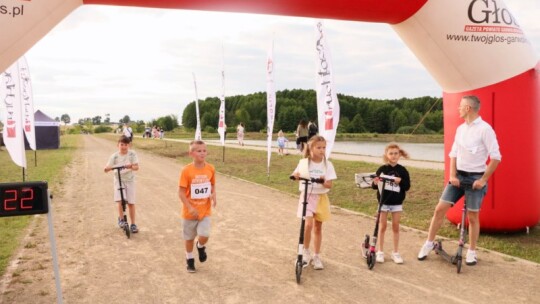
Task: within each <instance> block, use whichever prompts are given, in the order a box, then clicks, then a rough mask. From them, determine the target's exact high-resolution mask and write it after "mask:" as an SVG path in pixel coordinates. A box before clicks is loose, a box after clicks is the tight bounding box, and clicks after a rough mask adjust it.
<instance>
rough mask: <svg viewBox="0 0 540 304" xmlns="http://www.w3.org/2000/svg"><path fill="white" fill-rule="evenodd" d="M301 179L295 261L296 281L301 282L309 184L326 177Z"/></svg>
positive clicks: (322, 180) (322, 181)
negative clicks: (300, 216) (300, 204)
mask: <svg viewBox="0 0 540 304" xmlns="http://www.w3.org/2000/svg"><path fill="white" fill-rule="evenodd" d="M290 179H292V180H296V177H294V176H290ZM298 179H299V180H301V181H302V182H303V183H304V201H303V202H302V205H303V206H302V220H301V222H300V237H299V239H298V256H297V258H296V263H295V270H296V283H298V284H300V277H301V276H302V269H303V268H304V262H303V257H304V227H305V223H306V209H307V204H308V202H307V196H308V194H307V192H308V186H309V185H310V184H311V183H319V184H322V183H324V179H322V178H309V179H308V178H303V177H298Z"/></svg>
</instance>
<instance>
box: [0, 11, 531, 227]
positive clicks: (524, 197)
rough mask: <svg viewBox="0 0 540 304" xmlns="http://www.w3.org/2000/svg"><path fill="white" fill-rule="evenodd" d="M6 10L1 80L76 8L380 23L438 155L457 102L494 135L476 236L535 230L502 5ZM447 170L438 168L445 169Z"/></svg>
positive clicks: (521, 102)
mask: <svg viewBox="0 0 540 304" xmlns="http://www.w3.org/2000/svg"><path fill="white" fill-rule="evenodd" d="M10 3H15V4H13V6H10V7H9V8H7V11H8V12H9V14H10V15H12V17H13V18H6V17H4V18H0V28H1V29H2V31H0V70H1V71H3V70H5V69H7V68H8V66H9V65H11V63H13V62H15V61H16V60H17V59H18V58H19V57H20V56H21V55H23V54H24V53H25V52H26V51H27V50H28V49H29V48H30V47H32V45H34V43H36V42H37V41H38V40H39V39H41V38H42V37H43V36H44V35H46V33H47V32H48V31H50V30H51V29H52V28H53V27H54V26H55V25H56V24H58V22H60V21H61V20H62V19H63V18H64V17H66V16H67V15H68V14H69V13H71V12H72V11H73V10H74V9H76V8H77V7H79V6H81V5H84V4H103V5H120V6H141V7H153V8H178V9H196V10H212V11H228V12H246V13H261V14H277V15H289V16H304V17H316V18H331V19H345V20H357V21H369V22H381V23H388V24H390V25H391V26H392V28H393V29H394V30H395V31H396V32H397V34H398V35H399V36H400V37H401V38H402V39H403V41H404V42H405V43H406V44H407V46H408V47H409V48H410V49H411V50H412V51H413V52H414V54H415V55H416V57H417V58H418V59H419V60H420V62H422V64H423V65H424V66H425V67H426V69H427V70H428V71H429V72H430V74H431V75H432V76H433V77H434V78H435V80H436V81H437V82H438V83H439V85H440V86H441V88H442V91H443V99H444V109H445V110H444V126H445V127H444V128H445V129H444V134H445V139H444V141H445V153H446V155H447V154H448V152H449V149H450V146H451V144H452V142H453V137H454V132H455V130H456V127H457V126H458V125H459V124H460V123H462V121H461V119H460V118H459V117H458V112H457V109H456V108H457V105H458V103H459V101H460V99H461V97H462V96H464V95H469V94H474V95H478V96H479V97H480V99H481V102H482V109H481V113H480V114H481V116H482V118H483V119H484V120H486V121H487V122H489V123H490V124H491V125H492V126H493V127H494V129H495V131H496V133H497V136H498V139H499V144H500V146H501V153H502V155H503V160H502V163H501V164H500V165H499V168H498V169H497V171H496V172H495V174H494V175H493V176H492V178H491V180H490V182H489V193H488V195H487V197H486V199H485V201H484V205H483V207H482V212H481V213H480V219H481V222H482V228H483V230H499V231H512V230H520V229H524V228H525V227H531V226H534V225H536V224H537V223H538V221H539V219H540V192H539V191H536V189H535V188H536V187H535V186H534V185H536V184H538V183H540V176H539V174H540V170H539V163H540V162H539V161H537V160H536V151H540V149H539V145H540V140H539V139H540V134H539V132H540V128H539V127H540V124H539V122H538V121H539V120H535V117H536V118H537V117H540V115H539V114H540V111H539V110H540V109H539V108H540V106H539V104H540V95H539V87H540V86H539V81H540V78H539V77H538V67H539V66H538V57H537V55H536V53H535V52H534V50H533V48H532V46H531V45H530V44H529V43H528V41H527V40H526V37H525V36H524V35H523V33H522V31H521V28H520V27H519V25H518V23H517V22H516V20H515V19H514V17H513V16H512V14H511V13H510V11H509V10H508V8H507V7H506V6H505V4H504V3H503V1H502V0H491V1H481V0H462V1H443V0H429V1H428V0H407V1H403V0H385V1H372V0H333V1H328V0H326V1H322V0H266V1H264V0H152V1H145V0H25V1H22V0H18V1H15V0H13V1H11V2H10ZM6 7H7V6H6ZM23 8H24V15H23V14H22V11H23ZM15 16H16V18H15ZM448 165H449V162H448V160H447V161H446V169H448ZM446 172H448V170H446ZM445 179H448V176H446V177H445ZM529 185H531V186H529ZM442 186H443V185H442V184H441V190H442ZM435 203H436V202H433V204H434V205H435ZM459 212H460V207H458V208H452V209H451V210H450V212H449V213H448V218H449V219H450V220H451V221H452V222H454V223H457V222H458V218H459Z"/></svg>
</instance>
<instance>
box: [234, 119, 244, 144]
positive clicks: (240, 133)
mask: <svg viewBox="0 0 540 304" xmlns="http://www.w3.org/2000/svg"><path fill="white" fill-rule="evenodd" d="M236 138H237V139H238V144H239V145H240V146H243V145H244V124H243V123H240V124H239V125H238V126H237V127H236Z"/></svg>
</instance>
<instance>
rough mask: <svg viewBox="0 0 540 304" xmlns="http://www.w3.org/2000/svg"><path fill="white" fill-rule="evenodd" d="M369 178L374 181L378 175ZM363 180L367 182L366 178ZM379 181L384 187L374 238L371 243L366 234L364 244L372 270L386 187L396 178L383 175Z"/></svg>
mask: <svg viewBox="0 0 540 304" xmlns="http://www.w3.org/2000/svg"><path fill="white" fill-rule="evenodd" d="M369 177H370V178H372V179H373V178H376V177H377V175H375V174H372V175H370V176H369ZM363 178H364V180H365V177H363ZM379 179H380V180H381V181H382V182H383V183H382V187H381V188H379V191H380V196H379V202H378V203H379V206H378V207H377V216H376V219H375V230H374V231H373V237H372V238H371V242H370V237H369V234H366V235H365V236H364V242H363V243H362V255H363V256H364V257H365V258H366V262H367V266H368V268H369V269H370V270H371V269H373V267H375V246H376V245H377V237H378V234H379V220H380V218H381V207H382V205H383V203H384V200H383V193H384V187H385V186H386V183H387V182H392V181H394V177H393V176H388V175H384V174H381V176H379ZM366 182H367V181H366Z"/></svg>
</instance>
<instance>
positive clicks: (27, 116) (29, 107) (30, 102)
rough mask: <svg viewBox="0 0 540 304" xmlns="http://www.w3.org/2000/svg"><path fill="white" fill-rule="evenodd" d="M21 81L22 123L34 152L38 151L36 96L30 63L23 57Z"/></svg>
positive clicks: (21, 60)
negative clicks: (29, 67)
mask: <svg viewBox="0 0 540 304" xmlns="http://www.w3.org/2000/svg"><path fill="white" fill-rule="evenodd" d="M18 63H19V79H20V84H21V85H20V89H21V102H22V117H23V120H22V123H23V130H24V135H25V136H26V140H27V141H28V145H29V146H30V148H31V149H32V150H34V151H35V150H36V128H35V123H34V95H33V92H32V82H31V81H30V70H29V69H28V63H27V62H26V58H25V57H24V56H23V57H21V58H20V59H19V61H18Z"/></svg>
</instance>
